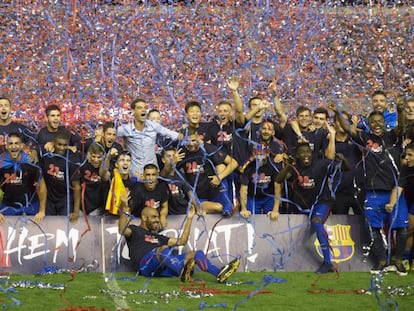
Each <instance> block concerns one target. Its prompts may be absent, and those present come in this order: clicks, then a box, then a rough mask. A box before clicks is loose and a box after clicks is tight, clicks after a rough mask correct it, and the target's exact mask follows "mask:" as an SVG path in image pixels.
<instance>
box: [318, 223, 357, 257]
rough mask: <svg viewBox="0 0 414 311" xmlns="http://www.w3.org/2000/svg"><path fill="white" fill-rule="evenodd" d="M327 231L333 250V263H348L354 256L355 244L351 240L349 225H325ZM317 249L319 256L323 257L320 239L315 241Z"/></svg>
mask: <svg viewBox="0 0 414 311" xmlns="http://www.w3.org/2000/svg"><path fill="white" fill-rule="evenodd" d="M324 226H325V230H326V232H327V233H328V239H329V247H330V249H331V260H332V261H333V262H336V263H338V262H342V261H347V260H349V259H351V258H352V256H354V252H355V247H354V245H355V242H354V241H353V240H352V238H351V234H350V230H351V226H349V225H335V226H329V225H324ZM314 244H315V247H316V251H317V252H318V254H319V256H320V257H321V258H323V256H322V250H321V246H320V244H319V241H318V239H315V243H314Z"/></svg>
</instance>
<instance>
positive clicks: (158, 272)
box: [118, 193, 240, 283]
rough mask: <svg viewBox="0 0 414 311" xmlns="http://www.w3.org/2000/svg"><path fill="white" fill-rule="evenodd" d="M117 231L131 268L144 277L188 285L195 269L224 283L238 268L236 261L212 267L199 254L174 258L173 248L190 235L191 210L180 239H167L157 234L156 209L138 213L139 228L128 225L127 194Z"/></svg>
mask: <svg viewBox="0 0 414 311" xmlns="http://www.w3.org/2000/svg"><path fill="white" fill-rule="evenodd" d="M121 208H122V212H121V214H120V217H119V222H118V231H119V233H120V234H122V235H123V236H124V237H125V239H126V242H127V245H128V248H129V251H130V253H129V255H130V258H131V265H132V268H133V269H134V270H135V271H137V270H138V272H139V273H140V274H141V275H144V276H146V277H152V276H164V277H180V279H181V281H182V282H186V281H189V280H190V278H191V274H192V272H193V269H194V267H195V265H197V266H198V267H199V268H200V269H201V270H203V271H206V272H208V273H211V274H212V275H214V276H215V277H216V279H217V281H218V282H219V283H224V282H225V281H226V280H227V279H228V278H229V277H230V276H231V275H232V274H233V273H234V272H235V271H237V269H238V267H239V265H240V259H239V258H236V259H234V260H232V261H231V262H229V263H228V264H227V265H225V266H224V267H223V268H221V269H219V268H218V267H216V266H215V265H213V264H212V263H211V262H210V260H209V259H208V258H207V256H206V255H205V254H204V253H203V252H202V251H200V250H198V251H195V252H190V253H187V254H181V255H174V252H173V250H174V247H176V246H182V245H185V244H186V243H187V241H188V237H189V235H190V230H191V223H192V220H193V217H194V215H195V209H194V208H190V209H189V212H188V214H187V220H186V222H185V224H184V229H183V231H182V233H181V235H180V237H179V238H170V237H167V236H165V235H161V234H158V233H157V230H158V228H159V226H160V215H159V212H158V210H157V209H154V208H151V207H145V208H144V209H143V210H142V213H141V224H140V225H139V226H137V225H133V224H130V220H131V218H130V216H131V210H130V208H129V207H128V193H126V194H124V195H123V197H122V203H121Z"/></svg>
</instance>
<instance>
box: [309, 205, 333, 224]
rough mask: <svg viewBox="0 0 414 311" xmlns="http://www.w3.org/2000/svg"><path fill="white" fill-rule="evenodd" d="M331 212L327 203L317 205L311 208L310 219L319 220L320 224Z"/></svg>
mask: <svg viewBox="0 0 414 311" xmlns="http://www.w3.org/2000/svg"><path fill="white" fill-rule="evenodd" d="M330 212H331V206H330V205H329V204H327V203H318V204H316V205H315V206H314V207H313V210H312V214H311V215H310V216H311V219H312V218H316V217H318V218H320V219H321V220H322V222H325V220H326V219H327V218H328V216H329V213H330Z"/></svg>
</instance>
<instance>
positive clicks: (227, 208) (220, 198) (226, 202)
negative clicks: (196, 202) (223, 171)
mask: <svg viewBox="0 0 414 311" xmlns="http://www.w3.org/2000/svg"><path fill="white" fill-rule="evenodd" d="M222 183H223V181H222ZM205 201H210V202H216V203H220V204H221V205H223V212H231V210H232V209H233V204H232V202H231V198H230V197H229V194H228V192H227V188H223V187H220V192H219V193H218V194H217V195H216V197H215V198H213V199H201V198H200V202H205Z"/></svg>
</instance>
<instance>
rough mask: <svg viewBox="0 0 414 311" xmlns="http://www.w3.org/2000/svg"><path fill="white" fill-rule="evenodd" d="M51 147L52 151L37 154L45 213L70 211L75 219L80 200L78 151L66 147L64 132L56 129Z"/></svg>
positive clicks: (70, 214)
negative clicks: (42, 177) (45, 192)
mask: <svg viewBox="0 0 414 311" xmlns="http://www.w3.org/2000/svg"><path fill="white" fill-rule="evenodd" d="M51 147H52V148H53V150H54V152H53V153H46V154H43V156H42V157H41V158H40V166H41V168H42V170H43V174H44V179H45V183H46V188H47V201H46V216H48V215H64V216H68V215H69V218H70V221H71V222H76V221H77V220H78V218H79V211H80V203H81V186H80V174H79V155H78V154H75V153H73V152H72V151H71V150H70V149H69V135H68V134H67V133H65V132H57V133H56V135H55V137H54V139H53V146H51Z"/></svg>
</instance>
